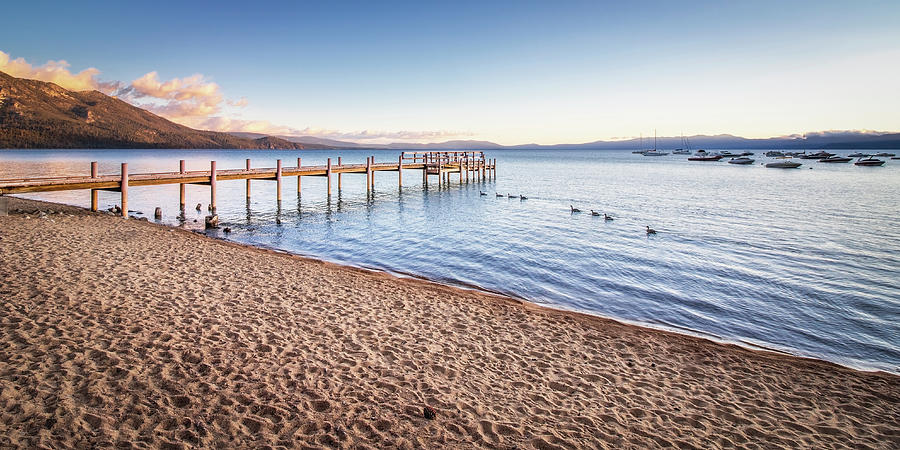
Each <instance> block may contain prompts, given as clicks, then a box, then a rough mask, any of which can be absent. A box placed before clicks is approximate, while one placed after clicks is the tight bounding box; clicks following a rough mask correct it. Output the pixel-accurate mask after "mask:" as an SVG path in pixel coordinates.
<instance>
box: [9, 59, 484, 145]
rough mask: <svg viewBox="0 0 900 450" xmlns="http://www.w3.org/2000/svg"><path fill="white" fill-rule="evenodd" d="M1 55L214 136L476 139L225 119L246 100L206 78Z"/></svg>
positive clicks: (12, 65)
mask: <svg viewBox="0 0 900 450" xmlns="http://www.w3.org/2000/svg"><path fill="white" fill-rule="evenodd" d="M10 58H11V57H10V55H9V54H7V53H4V52H2V51H0V71H3V72H6V73H8V74H10V75H12V76H14V77H18V78H30V79H35V80H41V81H50V82H53V83H56V84H58V85H60V86H62V87H64V88H66V89H69V90H73V91H85V90H99V91H101V92H103V93H105V94H109V95H115V96H117V97H118V98H120V99H121V100H124V101H126V102H128V103H131V104H133V105H135V106H137V107H139V108H144V109H146V110H148V111H151V112H153V113H154V114H158V115H160V116H163V117H165V118H167V119H169V120H172V121H174V122H177V123H180V124H182V125H186V126H189V127H192V128H198V129H203V130H212V131H242V132H251V133H261V134H268V135H280V136H315V137H321V138H328V139H337V140H352V141H363V142H366V143H388V142H394V141H435V140H441V139H450V138H455V137H460V136H472V133H469V132H460V131H446V130H438V131H405V130H404V131H380V130H361V131H339V130H331V129H326V128H311V127H306V128H295V127H290V126H284V125H276V124H273V123H271V122H269V121H267V120H244V119H235V118H229V117H222V116H221V115H220V114H221V113H222V112H223V109H225V107H233V108H243V107H245V106H247V103H248V101H247V99H246V98H245V97H241V98H239V99H237V100H227V99H225V97H224V95H223V94H222V92H221V89H220V88H219V85H218V84H216V83H214V82H212V81H209V80H207V79H206V77H204V76H203V75H202V74H194V75H191V76H188V77H184V78H172V79H170V80H166V81H163V80H160V78H159V73H158V72H156V71H152V72H148V73H146V74H144V75H143V76H141V77H139V78H137V79H135V80H133V81H132V82H131V83H124V82H122V81H101V80H100V79H99V75H100V70H98V69H96V68H93V67H89V68H87V69H84V70H82V71H81V72H78V73H72V72H71V71H69V63H68V62H66V61H65V60H59V61H47V62H46V63H45V64H44V65H42V66H33V65H31V64H29V63H28V62H26V61H25V59H23V58H16V59H10Z"/></svg>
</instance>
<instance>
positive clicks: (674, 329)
mask: <svg viewBox="0 0 900 450" xmlns="http://www.w3.org/2000/svg"><path fill="white" fill-rule="evenodd" d="M8 198H17V199H19V200H25V201H29V202H35V203H38V204H45V205H46V206H47V207H50V208H52V207H60V206H66V207H72V208H76V209H80V210H82V211H83V212H85V213H89V214H97V215H101V216H110V217H114V218H118V216H111V215H109V214H107V213H106V212H105V211H98V212H97V213H93V212H91V211H90V210H88V209H87V208H83V207H80V206H74V205H68V204H65V203H57V202H50V201H46V200H34V199H24V198H21V197H8ZM128 220H137V221H142V222H146V223H150V224H153V225H156V226H160V227H164V228H166V229H173V230H176V231H179V232H185V233H190V234H193V235H197V236H202V237H203V238H206V239H211V240H214V241H217V242H222V243H227V244H230V245H234V246H237V247H240V248H245V249H248V250H260V251H264V252H270V253H273V254H278V255H284V256H290V257H294V258H299V259H301V260H304V261H306V262H310V263H319V264H323V265H326V266H331V267H338V268H343V269H348V270H354V271H359V272H361V273H367V274H374V275H384V276H388V277H391V278H393V279H396V280H398V281H401V280H415V281H419V282H423V283H425V284H427V285H436V286H442V287H446V288H449V289H459V290H462V291H470V292H477V293H481V294H484V295H488V296H495V297H497V298H498V299H503V300H505V301H511V302H514V303H519V304H522V305H523V306H529V307H533V308H540V309H546V310H549V311H555V312H560V313H568V314H574V315H577V316H584V317H585V318H596V319H600V320H603V321H611V322H614V323H616V324H620V325H623V326H630V327H635V328H637V329H639V330H650V331H654V332H663V333H671V334H674V335H677V336H686V337H691V338H696V339H700V340H704V341H708V342H710V343H714V344H719V345H725V346H734V347H737V348H741V349H744V350H748V351H751V352H762V353H771V354H776V355H782V356H788V357H792V358H799V359H805V360H810V361H819V362H823V363H828V364H833V365H835V366H837V367H841V368H844V369H849V370H853V371H858V372H864V373H884V374H887V375H895V376H900V373H894V372H890V371H886V370H881V369H876V368H871V369H863V368H859V367H853V366H849V365H845V364H841V363H837V362H834V361H829V360H827V359H824V358H818V357H815V356H803V355H797V354H794V353H791V352H790V351H786V350H778V349H776V348H769V347H766V346H764V345H760V344H754V343H752V342H746V341H739V342H736V341H732V340H729V339H727V338H723V337H720V336H718V335H715V334H712V333H708V332H704V331H701V330H694V329H691V328H687V327H679V326H676V325H669V324H659V325H658V326H654V324H652V323H643V322H639V321H629V320H625V319H621V318H616V317H607V316H603V315H600V314H595V313H591V312H587V311H580V310H577V309H566V308H563V307H561V306H559V305H555V306H554V305H550V304H539V303H536V302H534V301H532V300H528V299H526V298H523V297H519V296H516V295H514V294H511V293H504V292H499V291H493V290H490V289H487V288H484V287H482V286H478V285H474V284H473V285H468V284H466V283H462V282H457V281H447V282H443V281H438V280H433V279H430V278H427V277H425V276H420V275H416V274H414V273H406V272H397V271H390V270H384V269H379V268H376V267H365V266H361V265H354V264H350V263H341V262H334V261H329V260H326V259H323V258H317V257H315V256H311V255H303V254H298V253H292V252H290V251H287V250H282V249H279V248H275V247H270V246H265V245H253V244H247V243H243V242H238V241H233V240H230V239H227V238H225V237H218V236H210V235H209V234H207V233H205V232H204V230H203V229H202V228H196V229H187V228H182V227H178V226H174V225H169V224H166V223H161V222H154V221H152V220H150V219H149V217H147V216H141V217H138V216H129V219H128ZM898 371H900V367H898Z"/></svg>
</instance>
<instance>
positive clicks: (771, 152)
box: [766, 150, 784, 158]
mask: <svg viewBox="0 0 900 450" xmlns="http://www.w3.org/2000/svg"><path fill="white" fill-rule="evenodd" d="M766 156H768V157H769V158H774V157H776V156H784V153H782V152H779V151H778V150H771V151H768V152H766Z"/></svg>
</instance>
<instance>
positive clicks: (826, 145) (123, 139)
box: [0, 72, 900, 150]
mask: <svg viewBox="0 0 900 450" xmlns="http://www.w3.org/2000/svg"><path fill="white" fill-rule="evenodd" d="M652 143H653V141H652V140H651V139H649V138H647V139H643V142H641V139H625V140H614V141H594V142H587V143H582V144H556V145H539V144H523V145H512V146H504V145H500V144H496V143H493V142H489V141H476V140H454V141H446V142H440V143H393V144H359V143H355V142H349V141H340V140H333V139H324V138H320V137H315V136H268V135H265V134H258V133H241V132H231V133H227V132H217V131H204V130H195V129H192V128H189V127H186V126H184V125H179V124H177V123H174V122H171V121H169V120H167V119H164V118H162V117H160V116H157V115H155V114H153V113H151V112H149V111H147V110H144V109H141V108H138V107H136V106H134V105H131V104H129V103H127V102H124V101H122V100H119V99H117V98H114V97H110V96H108V95H105V94H103V93H101V92H98V91H77V92H76V91H69V90H66V89H64V88H62V87H60V86H58V85H56V84H54V83H48V82H44V81H37V80H29V79H24V78H16V77H13V76H10V75H8V74H6V73H4V72H0V148H196V149H215V148H221V149H226V148H228V149H273V150H274V149H397V150H399V149H403V150H492V149H548V150H554V149H558V150H581V149H585V150H613V149H633V150H637V149H641V148H643V149H646V148H652ZM656 147H657V148H660V149H672V148H695V149H696V148H705V149H724V150H730V149H788V150H795V149H900V133H879V132H861V131H826V132H815V133H806V134H804V135H793V136H782V137H773V138H765V139H748V138H743V137H739V136H733V135H729V134H720V135H715V136H706V135H696V136H689V137H687V138H683V137H660V138H657V139H656Z"/></svg>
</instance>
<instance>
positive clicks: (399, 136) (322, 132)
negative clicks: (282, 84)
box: [185, 116, 473, 143]
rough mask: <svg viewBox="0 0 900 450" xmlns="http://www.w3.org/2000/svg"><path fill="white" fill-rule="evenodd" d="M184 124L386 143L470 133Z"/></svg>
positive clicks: (225, 121)
mask: <svg viewBox="0 0 900 450" xmlns="http://www.w3.org/2000/svg"><path fill="white" fill-rule="evenodd" d="M186 122H187V123H185V125H188V126H191V127H194V128H200V129H204V130H212V131H232V132H245V133H260V134H268V135H273V136H315V137H319V138H326V139H336V140H348V141H362V142H367V143H386V142H393V141H434V140H440V139H452V138H459V137H469V136H473V133H471V132H468V131H450V130H438V131H377V130H362V131H340V130H331V129H327V128H312V127H306V128H294V127H289V126H284V125H276V124H273V123H271V122H269V121H267V120H243V119H233V118H227V117H218V116H217V117H196V118H192V119H187V120H186Z"/></svg>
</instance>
